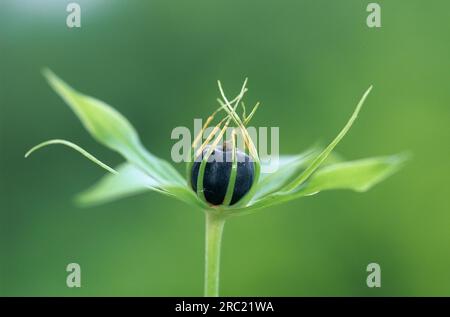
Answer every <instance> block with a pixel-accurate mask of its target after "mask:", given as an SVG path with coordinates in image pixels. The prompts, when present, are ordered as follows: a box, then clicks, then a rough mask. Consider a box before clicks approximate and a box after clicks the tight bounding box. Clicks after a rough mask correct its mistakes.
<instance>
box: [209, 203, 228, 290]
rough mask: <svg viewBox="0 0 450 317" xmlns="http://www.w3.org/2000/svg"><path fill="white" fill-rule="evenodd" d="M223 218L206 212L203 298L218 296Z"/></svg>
mask: <svg viewBox="0 0 450 317" xmlns="http://www.w3.org/2000/svg"><path fill="white" fill-rule="evenodd" d="M224 224H225V218H224V217H223V216H221V215H217V214H214V213H212V212H206V232H205V238H206V243H205V296H207V297H213V296H214V297H217V296H219V266H220V247H221V241H222V233H223V225H224Z"/></svg>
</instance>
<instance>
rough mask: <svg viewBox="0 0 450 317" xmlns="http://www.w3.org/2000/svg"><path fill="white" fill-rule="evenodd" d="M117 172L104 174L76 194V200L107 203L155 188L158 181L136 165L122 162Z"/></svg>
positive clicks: (85, 203) (87, 202) (90, 203)
mask: <svg viewBox="0 0 450 317" xmlns="http://www.w3.org/2000/svg"><path fill="white" fill-rule="evenodd" d="M116 170H117V174H108V175H105V176H104V177H103V178H102V179H101V180H100V181H99V182H98V183H96V184H94V185H93V186H92V187H91V188H89V189H88V190H86V191H84V192H83V193H81V194H80V195H78V196H77V199H76V200H77V202H78V203H80V204H81V205H83V206H90V205H97V204H102V203H107V202H110V201H113V200H117V199H120V198H125V197H128V196H131V195H136V194H139V193H143V192H146V191H148V190H155V191H158V192H161V190H160V189H159V188H158V187H157V186H158V182H157V181H155V179H153V178H151V177H150V176H149V175H148V174H146V173H144V172H143V171H142V170H141V169H139V168H138V167H136V166H134V165H132V164H130V163H123V164H121V165H120V166H119V167H117V168H116Z"/></svg>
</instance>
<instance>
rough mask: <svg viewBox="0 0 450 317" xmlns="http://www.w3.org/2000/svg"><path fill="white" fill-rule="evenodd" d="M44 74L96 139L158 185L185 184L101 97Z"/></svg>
mask: <svg viewBox="0 0 450 317" xmlns="http://www.w3.org/2000/svg"><path fill="white" fill-rule="evenodd" d="M44 75H45V77H46V78H47V80H48V82H49V83H50V85H51V87H52V88H53V89H54V90H55V91H56V92H57V93H58V94H59V95H60V96H61V97H62V98H63V100H64V101H65V102H66V103H67V104H68V105H69V106H70V107H71V108H72V110H73V111H74V112H75V114H76V115H77V116H78V118H79V119H80V120H81V122H82V123H83V125H84V127H85V128H86V130H87V131H88V132H89V133H90V134H91V135H92V137H94V138H95V139H96V140H97V141H98V142H100V143H102V144H103V145H105V146H107V147H109V148H111V149H113V150H115V151H117V152H119V153H120V154H122V155H123V156H124V157H125V158H126V159H127V160H128V161H130V162H132V163H134V164H136V165H137V166H139V167H141V168H142V169H143V170H144V171H146V172H147V173H149V174H150V175H151V177H153V178H155V179H156V180H158V181H159V182H160V183H161V184H162V185H164V184H166V185H171V184H179V185H184V184H185V181H184V179H183V177H182V176H181V175H180V174H179V173H178V172H177V171H176V170H175V169H174V168H173V166H172V165H170V164H168V163H167V162H166V161H164V160H162V159H159V158H158V157H156V156H154V155H153V154H151V153H149V152H148V151H146V150H145V149H144V147H143V146H142V145H141V142H140V140H139V137H138V135H137V133H136V131H135V130H134V128H133V127H132V126H131V124H130V123H129V122H128V120H127V119H126V118H125V117H123V116H122V115H121V114H120V113H119V112H118V111H116V110H115V109H113V108H112V107H110V106H109V105H107V104H106V103H104V102H103V101H100V100H98V99H95V98H93V97H90V96H87V95H84V94H82V93H79V92H77V91H76V90H74V89H73V88H71V87H70V86H69V85H67V84H66V83H65V82H64V81H62V80H61V79H60V78H58V77H57V76H56V75H55V74H54V73H53V72H51V71H50V70H45V71H44Z"/></svg>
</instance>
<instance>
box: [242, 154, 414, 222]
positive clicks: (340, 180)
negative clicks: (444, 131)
mask: <svg viewBox="0 0 450 317" xmlns="http://www.w3.org/2000/svg"><path fill="white" fill-rule="evenodd" d="M407 157H408V156H407V155H405V154H398V155H392V156H385V157H374V158H367V159H362V160H357V161H348V162H342V163H335V164H330V165H327V166H324V167H322V168H320V169H319V170H318V171H317V172H316V173H314V174H313V175H312V176H311V178H310V179H309V180H308V181H307V182H305V183H304V184H303V185H301V186H299V187H298V188H296V189H295V190H292V191H278V192H274V193H272V194H270V195H267V196H265V197H263V198H261V199H260V200H257V201H254V202H253V203H252V205H251V206H249V208H248V209H247V210H243V212H242V214H247V213H251V212H253V211H254V210H257V209H261V208H265V207H268V206H272V205H275V204H279V203H282V202H286V201H289V200H293V199H296V198H300V197H304V196H310V195H314V194H317V193H319V192H321V191H324V190H331V189H350V190H354V191H357V192H364V191H367V190H369V189H370V188H372V187H373V186H374V185H376V184H378V183H379V182H381V181H383V180H384V179H386V178H387V177H389V176H390V175H392V174H393V173H395V172H396V171H398V170H399V169H400V168H401V167H402V166H403V164H404V162H405V161H406V159H407Z"/></svg>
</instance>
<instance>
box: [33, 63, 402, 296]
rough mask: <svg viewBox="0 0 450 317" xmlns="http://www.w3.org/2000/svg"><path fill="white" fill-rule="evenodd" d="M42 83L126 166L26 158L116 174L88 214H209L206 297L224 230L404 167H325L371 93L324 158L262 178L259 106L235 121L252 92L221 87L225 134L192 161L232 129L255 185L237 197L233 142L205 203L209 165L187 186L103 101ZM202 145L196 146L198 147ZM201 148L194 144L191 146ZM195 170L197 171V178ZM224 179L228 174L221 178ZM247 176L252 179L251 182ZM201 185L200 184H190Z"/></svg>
mask: <svg viewBox="0 0 450 317" xmlns="http://www.w3.org/2000/svg"><path fill="white" fill-rule="evenodd" d="M44 75H45V77H46V78H47V80H48V82H49V84H50V85H51V87H52V88H53V89H54V90H55V91H56V92H57V93H58V94H59V95H60V96H61V97H62V99H63V100H64V101H65V102H66V103H67V104H68V105H69V106H70V107H71V108H72V110H73V111H74V112H75V114H76V115H77V116H78V118H79V119H80V120H81V122H82V124H83V125H84V127H85V129H86V130H87V131H88V132H89V133H90V134H91V135H92V137H93V138H95V139H96V140H97V141H98V142H100V143H101V144H103V145H105V146H107V147H108V148H110V149H112V150H114V151H116V152H118V153H120V154H121V155H122V156H123V157H124V158H125V160H126V162H125V163H123V164H121V165H120V166H118V167H117V168H115V169H113V168H111V167H109V166H108V165H106V164H104V163H103V162H101V161H100V160H98V159H97V158H95V157H94V156H93V155H91V154H89V153H88V152H87V151H85V150H83V149H82V148H81V147H79V146H78V145H76V144H74V143H72V142H69V141H66V140H59V139H55V140H50V141H46V142H43V143H41V144H39V145H36V146H35V147H33V148H32V149H30V150H29V151H28V152H27V153H26V154H25V157H28V156H29V155H30V154H31V153H32V152H34V151H35V150H37V149H39V148H42V147H45V146H47V145H52V144H61V145H66V146H68V147H70V148H72V149H74V150H76V151H78V152H80V153H81V154H82V155H84V156H85V157H86V158H88V159H89V160H91V161H92V162H94V163H96V164H98V165H99V166H101V167H102V168H104V169H106V170H107V171H108V172H110V173H108V174H107V175H106V176H105V177H104V178H103V179H101V180H100V181H99V182H98V183H97V184H95V185H94V186H93V187H91V188H90V189H88V190H87V191H85V192H83V193H81V194H80V195H79V196H78V197H77V201H78V202H79V203H80V204H82V205H84V206H88V205H94V204H99V203H105V202H109V201H112V200H115V199H118V198H122V197H126V196H129V195H132V194H136V193H140V192H145V191H147V190H153V191H157V192H159V193H162V194H165V195H167V196H171V197H173V198H176V199H179V200H181V201H183V202H185V203H187V204H189V205H191V206H193V207H195V208H197V209H200V210H203V211H204V213H205V216H206V249H205V296H218V290H219V262H220V245H221V238H222V232H223V226H224V223H225V220H226V219H227V218H229V217H233V216H238V215H244V214H249V213H254V212H256V211H258V210H260V209H262V208H265V207H268V206H271V205H275V204H279V203H282V202H286V201H289V200H292V199H295V198H299V197H303V196H308V195H313V194H316V193H319V192H321V191H324V190H330V189H351V190H354V191H358V192H364V191H366V190H368V189H369V188H371V187H372V186H374V185H375V184H377V183H379V182H380V181H382V180H384V179H385V178H387V177H388V176H390V175H391V174H393V173H394V172H396V171H397V170H398V169H399V168H400V167H401V166H402V164H403V162H404V161H405V156H404V155H392V156H383V157H374V158H367V159H361V160H356V161H347V162H342V161H339V160H337V161H336V160H334V161H333V160H327V158H329V156H330V154H331V152H332V151H333V149H334V148H335V146H336V145H337V144H338V143H339V142H340V141H341V139H342V138H343V137H344V136H345V134H346V133H347V132H348V130H349V129H350V127H351V126H352V124H353V122H354V121H355V119H356V117H357V116H358V113H359V111H360V109H361V107H362V105H363V103H364V101H365V99H366V97H367V95H368V94H369V92H370V90H371V89H372V87H370V88H369V89H368V90H367V91H366V92H365V93H364V95H363V97H362V98H361V100H360V101H359V103H358V105H357V107H356V109H355V111H354V112H353V114H352V116H351V117H350V119H349V121H348V122H347V124H346V125H345V126H344V128H343V129H342V130H341V131H340V133H339V134H338V135H337V137H336V138H335V139H334V140H333V141H332V142H331V143H330V144H329V145H328V146H327V147H325V148H324V149H322V150H320V149H318V148H313V149H310V150H308V151H306V152H304V153H302V154H299V155H294V156H282V157H281V158H280V168H279V169H278V170H277V171H276V172H275V173H270V174H264V173H260V164H261V163H260V161H259V157H258V153H257V151H256V149H255V147H254V145H253V142H252V141H251V138H250V137H249V135H248V133H247V130H246V128H245V125H246V124H247V123H248V121H249V120H250V119H251V117H252V116H253V114H254V113H255V111H256V109H257V107H258V104H257V105H256V106H255V108H254V109H253V111H252V112H251V113H250V114H249V116H247V117H246V116H245V114H244V115H243V120H242V119H241V117H240V116H239V115H238V114H237V112H236V108H237V106H238V105H239V104H240V101H241V99H242V97H243V95H244V94H245V92H246V91H247V89H246V88H245V83H244V85H243V87H242V89H241V92H240V94H239V95H238V96H237V97H236V98H235V99H233V100H228V99H227V97H226V96H225V93H224V92H223V89H222V86H221V85H220V82H219V88H220V92H221V97H222V98H221V99H219V100H218V101H219V103H220V106H221V108H220V110H223V111H224V112H225V118H223V119H222V121H221V122H219V124H217V125H216V128H215V130H214V131H216V132H218V131H220V133H219V136H220V138H219V137H217V138H216V139H214V140H212V139H213V136H214V135H212V136H211V135H210V137H208V138H207V140H206V141H205V142H204V143H203V144H202V146H201V147H200V148H199V151H198V152H196V154H194V155H195V157H196V156H198V155H199V154H202V155H203V154H204V153H205V152H206V159H207V158H208V157H209V155H211V153H212V152H213V151H215V150H217V149H218V148H217V145H218V142H219V141H220V140H219V139H221V137H222V136H223V132H224V131H225V130H226V128H227V127H228V126H229V125H230V124H234V125H235V126H236V128H235V129H236V131H237V133H241V134H242V136H243V138H244V140H245V145H246V147H247V150H248V152H249V155H250V156H251V158H252V159H253V166H252V167H251V169H252V171H251V181H250V183H249V184H247V185H246V186H245V188H244V189H245V190H243V191H241V192H240V194H239V195H238V196H236V190H235V187H236V186H240V185H242V182H244V181H245V179H246V177H248V176H246V177H244V178H242V177H241V176H239V175H241V174H242V173H240V172H239V169H240V168H241V167H240V165H238V164H237V163H235V162H236V157H237V156H239V155H245V154H243V153H240V152H239V150H238V149H237V148H236V146H235V143H234V137H233V139H232V140H231V142H232V146H231V153H230V154H231V155H232V157H233V161H232V162H233V163H232V164H231V165H230V166H228V167H227V169H226V173H230V174H229V175H227V176H226V177H227V181H226V183H225V185H224V186H222V188H221V192H220V195H219V196H217V195H218V192H216V193H215V194H214V195H216V196H214V197H213V198H212V196H208V197H207V196H205V194H204V191H205V189H210V187H208V186H212V185H211V184H208V181H205V184H203V182H204V180H205V177H206V175H205V174H207V172H205V171H207V170H208V164H210V163H207V161H206V159H203V160H202V161H201V162H200V163H196V164H194V163H192V162H191V163H188V166H187V169H188V177H187V180H185V179H184V177H182V176H181V174H179V173H178V172H177V171H176V169H175V168H174V167H173V166H172V165H171V164H169V163H168V162H167V161H164V160H162V159H160V158H158V157H156V156H155V155H153V154H152V153H150V152H148V151H147V150H146V149H145V148H144V147H143V146H142V144H141V141H140V139H139V136H138V134H137V133H136V131H135V130H134V128H133V127H132V126H131V124H130V123H129V122H128V120H127V119H126V118H124V117H123V116H122V115H121V114H120V113H119V112H117V111H116V110H114V109H113V108H111V107H110V106H108V105H107V104H105V103H104V102H102V101H100V100H98V99H95V98H92V97H89V96H87V95H84V94H82V93H79V92H77V91H76V90H74V89H73V88H71V87H70V86H68V85H67V84H66V83H65V82H63V81H62V80H61V79H59V78H58V77H57V76H56V75H55V74H54V73H52V72H51V71H50V70H45V71H44ZM215 113H217V111H216V112H215ZM213 117H214V115H212V116H211V117H210V118H209V120H208V121H207V122H208V123H209V122H210V121H211V120H210V119H212V118H213ZM202 132H203V130H202ZM198 141H199V139H198V138H197V139H196V141H194V143H197V142H198ZM211 141H212V143H211ZM195 145H196V144H193V146H195ZM208 153H209V154H208ZM220 168H222V167H220ZM195 169H197V171H196V172H195V173H194V172H193V171H194V170H195ZM221 173H222V174H223V173H225V172H224V171H221ZM249 173H250V172H249ZM249 173H248V175H250V174H249ZM244 174H245V173H244ZM195 180H196V183H195V184H192V183H193V182H194V181H195ZM237 183H238V184H237ZM204 185H205V186H206V187H205V186H204ZM191 187H192V188H191ZM233 193H234V194H233ZM211 199H215V200H214V202H217V203H215V204H214V205H212V204H210V202H211V201H212V200H211Z"/></svg>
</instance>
